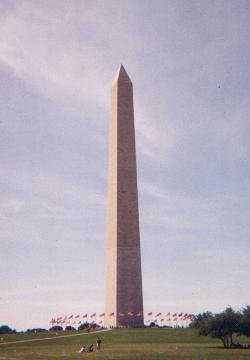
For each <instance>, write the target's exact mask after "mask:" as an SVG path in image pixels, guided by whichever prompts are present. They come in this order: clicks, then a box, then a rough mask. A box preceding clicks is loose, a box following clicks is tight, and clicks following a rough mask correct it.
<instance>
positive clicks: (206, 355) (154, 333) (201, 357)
mask: <svg viewBox="0 0 250 360" xmlns="http://www.w3.org/2000/svg"><path fill="white" fill-rule="evenodd" d="M72 334H74V335H75V334H79V336H70V337H62V335H63V336H65V335H72ZM96 336H97V335H96V334H94V333H89V334H86V332H62V333H59V334H58V336H56V335H55V334H54V333H47V332H46V333H40V334H16V335H5V336H1V341H0V343H2V345H0V360H4V359H8V360H14V359H18V360H45V359H51V360H52V359H55V360H59V359H61V360H71V359H84V358H85V359H93V360H95V359H106V360H113V359H119V360H130V359H131V360H132V359H138V360H144V359H145V360H158V359H167V360H172V359H186V360H196V359H197V360H209V359H213V360H216V359H237V360H241V359H250V350H243V349H242V350H226V349H223V348H222V347H221V342H220V341H218V340H212V339H210V338H208V337H200V336H198V335H197V332H196V331H195V330H192V329H122V330H113V331H110V332H104V333H100V334H99V336H100V337H101V339H102V341H103V343H102V350H101V352H100V353H96V352H95V353H77V351H78V350H79V349H80V348H81V344H85V345H86V344H88V345H89V344H91V343H94V344H95V339H96ZM47 337H48V338H56V339H54V340H42V341H35V342H23V343H21V342H20V343H15V344H14V341H20V340H31V339H44V338H47ZM7 341H9V342H13V343H12V344H5V345H4V344H3V343H4V342H7ZM240 341H241V342H243V343H244V342H245V343H247V342H248V341H247V339H240Z"/></svg>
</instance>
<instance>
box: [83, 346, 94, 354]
mask: <svg viewBox="0 0 250 360" xmlns="http://www.w3.org/2000/svg"><path fill="white" fill-rule="evenodd" d="M85 351H86V352H93V351H94V345H93V344H91V345H90V346H88V347H87V348H86V350H85Z"/></svg>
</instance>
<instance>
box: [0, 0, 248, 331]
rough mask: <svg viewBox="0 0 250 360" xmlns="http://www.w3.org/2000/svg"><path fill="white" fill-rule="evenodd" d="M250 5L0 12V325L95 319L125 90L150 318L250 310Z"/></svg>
mask: <svg viewBox="0 0 250 360" xmlns="http://www.w3.org/2000/svg"><path fill="white" fill-rule="evenodd" d="M249 19H250V2H249V1H248V0H241V1H236V0H234V1H232V0H218V1H213V0H212V1H209V2H208V1H205V0H204V1H200V0H197V1H195V0H189V1H184V0H177V1H170V0H166V1H165V0H164V1H161V0H156V1H154V2H153V3H152V1H149V0H136V1H133V0H126V1H123V0H118V1H117V0H107V1H106V0H105V1H104V0H102V1H101V0H91V1H90V0H81V1H80V0H71V1H69V0H68V1H66V0H60V1H59V0H40V1H35V2H34V1H31V0H30V1H26V0H20V1H17V0H15V1H12V0H1V2H0V83H1V87H0V154H1V156H0V161H1V163H0V184H1V186H0V188H1V194H0V222H1V226H0V229H1V230H0V237H1V239H0V245H1V253H0V288H1V292H0V324H7V325H9V326H11V327H14V328H17V329H26V328H28V327H38V326H39V327H48V326H49V320H50V319H51V317H58V316H62V315H63V316H64V315H70V314H84V313H90V312H95V311H96V312H103V311H104V299H105V266H106V259H105V255H106V254H105V245H106V231H107V224H106V220H107V186H108V128H109V111H110V109H109V108H110V88H111V83H112V80H113V78H114V76H115V74H116V71H117V69H118V67H119V65H120V64H121V63H122V64H123V65H124V66H125V68H126V71H127V72H128V74H129V76H130V78H131V80H132V82H133V86H134V104H135V128H136V148H137V167H138V188H139V211H140V232H141V249H142V272H143V294H144V309H145V311H146V312H147V311H153V312H158V311H162V312H165V311H166V312H169V311H170V312H175V311H177V312H179V311H183V312H189V313H198V312H201V311H206V310H210V311H213V312H216V311H221V310H223V309H224V308H225V307H226V306H229V305H230V306H233V307H234V308H236V309H240V308H242V307H244V306H245V305H246V304H249V297H250V287H249V277H250V262H249V250H250V246H249V234H250V221H249V210H250V200H249V192H250V182H249V178H250V165H249V158H250V142H249V131H250V121H249V120H250V119H249V113H250V102H249V94H250V72H249V58H250V43H249V39H250V21H249Z"/></svg>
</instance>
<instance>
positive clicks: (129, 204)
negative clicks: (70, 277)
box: [105, 65, 144, 327]
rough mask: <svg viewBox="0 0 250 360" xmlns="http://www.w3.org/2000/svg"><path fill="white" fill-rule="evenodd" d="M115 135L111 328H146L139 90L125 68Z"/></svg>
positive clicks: (115, 88) (117, 91)
mask: <svg viewBox="0 0 250 360" xmlns="http://www.w3.org/2000/svg"><path fill="white" fill-rule="evenodd" d="M109 131H110V133H109V184H108V241H107V284H106V310H105V325H106V326H115V327H116V326H127V327H142V326H143V325H144V319H143V300H142V274H141V251H140V230H139V211H138V191H137V174H136V150H135V128H134V106H133V85H132V82H131V80H130V78H129V77H128V74H127V73H126V71H125V69H124V67H123V66H122V65H121V66H120V68H119V70H118V73H117V76H116V77H115V79H114V81H113V83H112V91H111V116H110V130H109Z"/></svg>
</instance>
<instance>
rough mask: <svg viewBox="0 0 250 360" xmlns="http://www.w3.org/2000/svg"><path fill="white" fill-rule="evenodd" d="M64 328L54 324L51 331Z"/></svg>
mask: <svg viewBox="0 0 250 360" xmlns="http://www.w3.org/2000/svg"><path fill="white" fill-rule="evenodd" d="M62 330H63V328H62V327H61V326H58V325H57V326H52V327H51V328H50V329H49V331H62Z"/></svg>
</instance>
